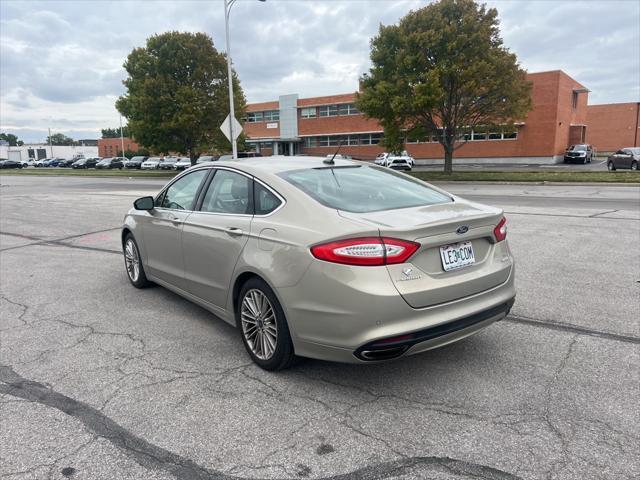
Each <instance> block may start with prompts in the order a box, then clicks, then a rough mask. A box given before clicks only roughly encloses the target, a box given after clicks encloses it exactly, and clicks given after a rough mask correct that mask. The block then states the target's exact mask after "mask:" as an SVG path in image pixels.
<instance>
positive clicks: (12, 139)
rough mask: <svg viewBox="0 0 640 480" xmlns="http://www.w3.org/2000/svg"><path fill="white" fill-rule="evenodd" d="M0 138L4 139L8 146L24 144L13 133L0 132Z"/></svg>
mask: <svg viewBox="0 0 640 480" xmlns="http://www.w3.org/2000/svg"><path fill="white" fill-rule="evenodd" d="M0 140H5V141H6V142H7V143H9V146H10V147H15V146H21V145H24V142H23V141H22V140H18V137H17V136H16V135H14V134H13V133H0Z"/></svg>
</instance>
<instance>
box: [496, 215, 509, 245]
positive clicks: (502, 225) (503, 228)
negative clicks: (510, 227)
mask: <svg viewBox="0 0 640 480" xmlns="http://www.w3.org/2000/svg"><path fill="white" fill-rule="evenodd" d="M493 236H494V237H496V242H501V241H503V240H504V239H505V238H507V219H506V218H504V217H502V220H500V222H499V223H498V225H496V228H494V229H493Z"/></svg>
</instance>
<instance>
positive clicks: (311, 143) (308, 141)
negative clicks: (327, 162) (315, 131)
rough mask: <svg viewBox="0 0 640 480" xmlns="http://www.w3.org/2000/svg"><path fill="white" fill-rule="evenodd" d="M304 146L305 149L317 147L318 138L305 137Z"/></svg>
mask: <svg viewBox="0 0 640 480" xmlns="http://www.w3.org/2000/svg"><path fill="white" fill-rule="evenodd" d="M304 146H305V147H317V146H318V137H305V139H304Z"/></svg>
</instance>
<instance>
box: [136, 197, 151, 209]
mask: <svg viewBox="0 0 640 480" xmlns="http://www.w3.org/2000/svg"><path fill="white" fill-rule="evenodd" d="M153 203H154V201H153V197H141V198H139V199H137V200H136V201H135V202H133V208H135V209H136V210H153Z"/></svg>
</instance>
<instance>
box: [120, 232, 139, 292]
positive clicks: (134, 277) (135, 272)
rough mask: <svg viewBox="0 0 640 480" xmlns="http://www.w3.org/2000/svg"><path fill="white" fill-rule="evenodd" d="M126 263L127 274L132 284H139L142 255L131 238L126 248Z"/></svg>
mask: <svg viewBox="0 0 640 480" xmlns="http://www.w3.org/2000/svg"><path fill="white" fill-rule="evenodd" d="M124 262H125V265H126V267H127V274H128V275H129V278H130V279H131V281H132V282H137V281H138V277H140V255H139V254H138V248H137V247H136V244H135V243H134V241H133V240H132V239H131V238H130V239H128V240H127V243H125V246H124Z"/></svg>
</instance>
